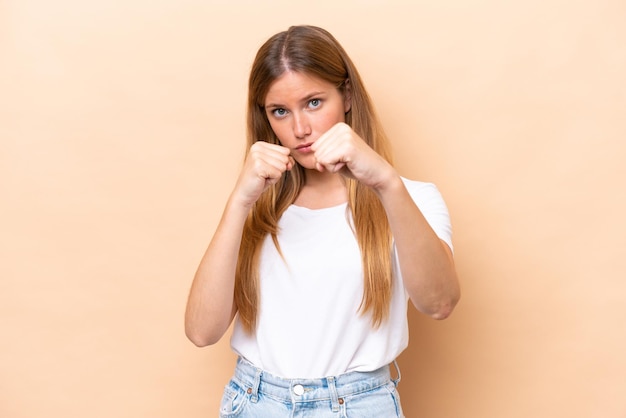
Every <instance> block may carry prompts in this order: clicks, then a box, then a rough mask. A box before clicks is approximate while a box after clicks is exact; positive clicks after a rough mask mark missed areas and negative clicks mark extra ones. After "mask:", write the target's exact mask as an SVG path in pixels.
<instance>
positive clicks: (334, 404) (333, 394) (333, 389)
mask: <svg viewBox="0 0 626 418" xmlns="http://www.w3.org/2000/svg"><path fill="white" fill-rule="evenodd" d="M326 381H327V382H328V391H329V392H330V405H331V408H332V411H333V412H339V396H338V395H337V386H335V378H334V377H333V376H330V377H327V378H326Z"/></svg>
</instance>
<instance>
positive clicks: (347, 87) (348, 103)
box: [343, 78, 352, 113]
mask: <svg viewBox="0 0 626 418" xmlns="http://www.w3.org/2000/svg"><path fill="white" fill-rule="evenodd" d="M350 109H352V85H351V84H350V79H349V78H346V81H344V83H343V110H344V112H345V113H348V112H349V111H350Z"/></svg>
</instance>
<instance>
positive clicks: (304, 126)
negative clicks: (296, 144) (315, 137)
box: [293, 112, 311, 139]
mask: <svg viewBox="0 0 626 418" xmlns="http://www.w3.org/2000/svg"><path fill="white" fill-rule="evenodd" d="M293 134H294V136H295V137H296V138H298V139H303V138H305V137H306V136H308V135H311V124H310V123H309V118H308V117H307V116H306V115H305V114H303V113H299V112H298V113H294V117H293Z"/></svg>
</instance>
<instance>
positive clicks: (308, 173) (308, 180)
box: [294, 170, 348, 209]
mask: <svg viewBox="0 0 626 418" xmlns="http://www.w3.org/2000/svg"><path fill="white" fill-rule="evenodd" d="M347 199H348V196H347V189H346V183H345V181H344V179H343V176H341V175H340V174H337V173H328V172H324V173H320V172H319V171H317V170H305V180H304V186H303V187H302V189H301V190H300V194H298V197H297V198H296V201H295V202H294V203H295V204H296V205H298V206H304V207H307V208H310V209H320V208H327V207H331V206H336V205H339V204H341V203H345V202H346V201H347Z"/></svg>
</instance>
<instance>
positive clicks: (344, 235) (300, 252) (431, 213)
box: [231, 179, 452, 378]
mask: <svg viewBox="0 0 626 418" xmlns="http://www.w3.org/2000/svg"><path fill="white" fill-rule="evenodd" d="M403 181H404V183H405V186H406V187H407V190H408V191H409V193H410V195H411V197H412V198H413V200H414V201H415V203H416V204H417V206H418V207H419V208H420V210H421V212H422V213H423V215H424V217H425V218H426V220H427V221H428V223H429V224H430V226H431V227H432V228H433V230H434V231H435V233H436V234H437V235H438V236H439V237H440V238H441V239H442V240H444V241H445V242H446V243H448V245H449V246H450V248H452V242H451V236H452V231H451V227H450V217H449V215H448V209H447V207H446V205H445V202H444V201H443V198H442V197H441V194H440V193H439V191H438V190H437V188H436V187H435V185H433V184H431V183H422V182H416V181H410V180H406V179H403ZM346 209H347V204H346V203H344V204H341V205H338V206H334V207H330V208H324V209H315V210H312V209H307V208H304V207H300V206H295V205H291V206H290V207H289V208H288V209H287V210H286V211H285V212H284V213H283V215H282V217H281V219H280V220H279V223H278V226H279V228H280V229H279V233H278V241H279V243H280V248H281V250H282V253H283V256H284V260H283V258H281V256H280V254H279V253H278V251H277V249H276V247H275V246H274V243H273V242H272V239H271V237H269V236H268V237H267V238H266V240H265V242H264V244H263V247H262V250H261V251H262V252H261V258H260V266H259V267H260V270H259V271H260V294H261V303H260V306H259V312H258V317H257V328H256V330H255V331H254V332H253V334H251V335H249V334H247V333H246V332H245V331H244V330H243V328H242V326H241V324H240V322H239V320H238V318H236V320H235V327H234V331H233V335H232V338H231V346H232V349H233V350H234V351H235V352H236V353H237V354H239V355H241V356H242V357H244V358H245V359H247V360H248V361H250V362H251V363H252V364H254V365H256V366H257V367H260V368H261V369H263V370H265V371H267V372H269V373H271V374H274V375H276V376H281V377H285V378H319V377H325V376H336V375H339V374H342V373H347V372H351V371H372V370H376V369H378V368H379V367H382V366H384V365H386V364H389V363H390V362H392V361H393V360H394V359H395V358H396V357H397V356H398V355H399V354H400V353H401V352H402V351H403V350H404V349H405V348H406V347H407V345H408V338H409V333H408V324H407V303H408V294H407V292H406V291H405V289H404V285H403V283H402V276H401V274H400V269H399V266H398V260H397V258H396V259H395V279H394V283H393V287H392V299H391V306H390V312H389V318H388V320H386V321H385V322H383V323H382V325H381V326H380V327H379V328H376V329H373V328H372V325H371V316H370V315H369V313H368V314H365V315H363V314H362V313H361V312H360V311H359V306H360V304H361V300H362V297H363V270H362V267H361V255H360V251H359V246H358V243H357V241H356V238H355V236H354V234H353V232H352V230H351V229H350V225H349V224H348V221H347V219H348V218H346V216H350V215H349V214H348V215H346ZM394 255H395V248H394Z"/></svg>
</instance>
